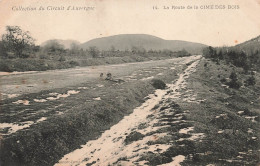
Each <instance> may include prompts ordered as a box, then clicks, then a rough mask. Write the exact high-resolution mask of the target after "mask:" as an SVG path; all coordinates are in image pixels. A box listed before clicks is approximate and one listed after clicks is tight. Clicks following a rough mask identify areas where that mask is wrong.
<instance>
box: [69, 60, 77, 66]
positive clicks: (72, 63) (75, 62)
mask: <svg viewBox="0 0 260 166" xmlns="http://www.w3.org/2000/svg"><path fill="white" fill-rule="evenodd" d="M69 64H70V65H71V66H79V63H78V62H77V61H70V62H69Z"/></svg>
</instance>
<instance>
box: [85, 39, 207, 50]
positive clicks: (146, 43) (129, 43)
mask: <svg viewBox="0 0 260 166" xmlns="http://www.w3.org/2000/svg"><path fill="white" fill-rule="evenodd" d="M91 46H96V47H97V48H99V49H100V50H110V49H111V47H112V46H114V47H115V49H116V50H121V51H124V50H126V49H128V50H131V48H132V47H142V48H145V49H146V50H151V49H152V50H164V49H168V50H172V51H180V50H182V49H186V50H187V51H188V52H190V53H193V54H200V53H201V52H202V49H203V48H204V47H206V45H204V44H200V43H193V42H187V41H181V40H164V39H161V38H158V37H155V36H151V35H145V34H123V35H115V36H109V37H103V38H97V39H93V40H90V41H88V42H85V43H83V44H81V46H80V47H81V48H83V49H87V48H89V47H91Z"/></svg>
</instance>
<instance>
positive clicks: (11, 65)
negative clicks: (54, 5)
mask: <svg viewBox="0 0 260 166" xmlns="http://www.w3.org/2000/svg"><path fill="white" fill-rule="evenodd" d="M167 58H173V57H169V56H161V57H160V56H139V55H133V56H124V57H104V58H84V57H71V56H66V57H64V59H63V60H59V59H52V60H50V59H39V58H16V59H0V71H4V72H13V71H20V72H21V71H45V70H54V69H66V68H72V67H76V66H93V65H105V64H120V63H129V62H142V61H149V60H159V59H167Z"/></svg>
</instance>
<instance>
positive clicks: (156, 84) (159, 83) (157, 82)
mask: <svg viewBox="0 0 260 166" xmlns="http://www.w3.org/2000/svg"><path fill="white" fill-rule="evenodd" d="M152 86H153V87H154V88H156V89H165V87H166V84H165V83H164V82H163V81H162V80H159V79H152Z"/></svg>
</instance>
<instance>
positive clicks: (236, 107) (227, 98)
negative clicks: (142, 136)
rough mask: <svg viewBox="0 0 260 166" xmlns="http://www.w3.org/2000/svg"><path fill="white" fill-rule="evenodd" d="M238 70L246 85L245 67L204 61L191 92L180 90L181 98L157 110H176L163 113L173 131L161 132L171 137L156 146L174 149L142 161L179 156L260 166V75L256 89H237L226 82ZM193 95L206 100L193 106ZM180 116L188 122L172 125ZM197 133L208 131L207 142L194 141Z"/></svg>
mask: <svg viewBox="0 0 260 166" xmlns="http://www.w3.org/2000/svg"><path fill="white" fill-rule="evenodd" d="M205 64H207V65H205ZM232 71H236V73H238V80H239V81H241V82H244V81H245V80H246V79H247V78H248V77H249V75H246V74H244V71H243V69H242V68H237V67H234V66H232V65H224V63H220V64H216V63H215V62H212V61H210V60H205V59H204V60H202V61H201V62H200V64H199V65H198V66H197V71H196V72H195V73H193V74H191V76H190V77H189V78H188V80H187V88H184V89H183V90H181V91H180V93H181V96H180V97H179V98H178V99H173V100H166V101H164V102H162V103H161V105H158V106H156V108H154V109H155V110H156V109H158V108H159V109H160V110H159V112H164V110H165V109H170V111H173V115H170V116H168V115H167V116H166V115H164V113H162V115H161V118H164V119H163V120H161V122H168V124H169V125H170V126H171V127H166V128H164V129H163V130H161V131H157V132H159V133H160V132H162V133H165V132H167V133H168V135H167V136H165V137H162V138H160V139H158V140H156V141H153V142H150V144H151V145H154V144H169V143H170V145H171V147H170V148H169V149H168V150H167V151H166V152H164V153H162V154H157V153H151V152H149V153H147V154H145V155H143V156H142V159H144V160H147V161H149V162H148V163H147V164H149V165H159V164H163V163H169V162H171V161H172V157H175V156H178V155H183V156H185V161H184V162H183V163H182V165H198V166H199V165H208V164H214V165H252V166H254V165H257V164H259V147H260V146H259V134H260V129H259V115H260V110H259V108H260V104H259V103H260V102H259V100H260V98H259V95H260V84H259V81H260V75H259V73H256V74H255V77H256V85H255V86H248V87H246V86H242V87H241V88H240V89H232V88H229V87H228V86H225V85H224V84H223V83H222V82H221V80H222V79H223V78H228V77H229V75H230V73H231V72H232ZM185 91H186V92H185ZM188 91H189V93H193V94H192V96H193V95H195V96H196V100H201V101H199V102H196V100H195V102H187V100H186V99H187V98H188V97H189V95H188V96H187V92H188ZM185 93H186V95H185ZM193 100H194V99H193ZM180 113H181V114H183V115H185V116H183V117H182V118H181V120H185V121H184V122H181V123H179V124H178V123H171V122H174V121H175V122H176V119H174V118H178V116H177V115H178V114H180ZM256 116H257V117H256ZM250 118H251V119H250ZM166 124H167V123H166ZM166 124H165V123H164V124H160V123H159V124H157V125H159V126H161V125H166ZM186 127H194V130H193V131H191V132H188V133H180V129H182V128H186ZM196 133H202V137H201V139H190V138H192V135H193V134H196ZM150 134H152V133H150Z"/></svg>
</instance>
